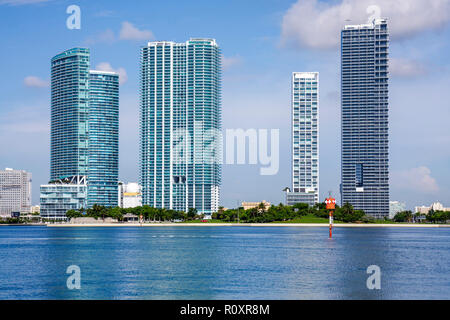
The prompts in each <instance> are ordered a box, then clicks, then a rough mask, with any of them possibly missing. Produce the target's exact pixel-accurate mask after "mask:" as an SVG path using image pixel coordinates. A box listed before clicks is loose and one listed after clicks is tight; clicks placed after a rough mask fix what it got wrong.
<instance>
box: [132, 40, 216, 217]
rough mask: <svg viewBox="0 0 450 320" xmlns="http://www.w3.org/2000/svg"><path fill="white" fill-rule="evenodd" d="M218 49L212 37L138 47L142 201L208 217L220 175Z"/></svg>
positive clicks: (152, 43)
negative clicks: (195, 210)
mask: <svg viewBox="0 0 450 320" xmlns="http://www.w3.org/2000/svg"><path fill="white" fill-rule="evenodd" d="M220 70H221V66H220V49H219V47H218V45H217V43H216V41H215V40H214V39H191V40H189V41H187V42H185V43H175V42H170V41H161V42H149V43H148V45H147V46H146V47H143V48H142V50H141V115H140V116H141V122H140V123H141V147H140V154H141V184H142V193H143V204H147V205H150V206H152V207H158V208H167V209H174V210H184V211H187V210H188V209H189V208H196V209H197V210H198V211H199V212H201V213H204V214H206V215H209V214H211V213H213V212H215V211H217V209H218V203H219V187H220V179H221V176H220V175H221V164H220V161H219V160H221V159H218V158H219V155H220V151H221V150H220V148H221V145H220V141H219V137H218V133H220V129H221V101H220V98H221V97H220V89H221V88H220V74H221V72H220Z"/></svg>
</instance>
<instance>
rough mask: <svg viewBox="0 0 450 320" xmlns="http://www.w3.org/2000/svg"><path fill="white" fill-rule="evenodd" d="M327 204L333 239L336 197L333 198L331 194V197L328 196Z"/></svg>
mask: <svg viewBox="0 0 450 320" xmlns="http://www.w3.org/2000/svg"><path fill="white" fill-rule="evenodd" d="M325 205H326V209H327V210H328V213H329V217H330V239H331V238H332V236H333V211H334V209H335V208H336V199H334V198H332V197H331V196H330V197H329V198H326V199H325Z"/></svg>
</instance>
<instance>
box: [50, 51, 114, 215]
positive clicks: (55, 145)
mask: <svg viewBox="0 0 450 320" xmlns="http://www.w3.org/2000/svg"><path fill="white" fill-rule="evenodd" d="M89 59H90V53H89V49H87V48H73V49H69V50H66V51H64V52H62V53H60V54H58V55H56V56H55V57H53V58H52V60H51V73H52V88H51V92H52V99H51V100H52V106H51V152H50V154H51V155H50V158H51V161H50V180H51V182H52V184H58V186H59V188H60V189H61V190H62V189H64V190H65V189H67V188H66V186H65V184H67V185H77V184H78V182H79V181H82V182H83V183H82V184H83V185H84V187H83V188H79V190H84V191H83V192H85V193H87V194H85V195H81V194H79V193H78V194H77V197H78V198H80V199H81V198H83V199H84V198H86V199H87V206H88V207H90V206H92V205H93V204H99V205H104V206H109V207H110V206H116V205H117V201H118V198H117V192H118V191H117V190H118V189H117V188H118V162H119V159H118V152H119V147H118V140H119V80H118V75H117V74H115V73H112V72H104V71H90V70H89V67H90V62H89ZM80 185H81V184H80ZM86 185H87V188H86ZM50 187H53V186H52V185H50ZM55 188H56V187H55ZM50 189H52V188H50ZM50 189H49V190H50ZM61 194H63V193H61ZM72 200H74V201H72ZM52 201H53V202H51V203H52V204H53V207H54V208H53V207H52V210H53V209H55V210H56V209H57V208H66V207H67V206H66V205H67V204H68V203H74V205H73V206H72V207H71V208H75V207H76V206H79V205H86V201H85V202H82V201H75V199H69V197H67V195H66V196H61V199H59V200H58V201H57V202H58V203H57V202H55V201H56V200H54V199H53V200H52ZM83 203H84V204H83ZM48 204H50V203H48ZM60 211H61V212H63V211H64V210H60ZM55 212H56V211H55ZM59 214H60V213H58V214H55V215H59Z"/></svg>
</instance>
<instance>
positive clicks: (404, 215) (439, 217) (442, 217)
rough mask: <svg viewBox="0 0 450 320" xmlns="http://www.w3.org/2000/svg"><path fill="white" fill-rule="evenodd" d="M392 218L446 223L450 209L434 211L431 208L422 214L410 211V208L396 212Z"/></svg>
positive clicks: (405, 220)
mask: <svg viewBox="0 0 450 320" xmlns="http://www.w3.org/2000/svg"><path fill="white" fill-rule="evenodd" d="M393 220H394V221H395V222H414V221H420V220H425V221H426V222H431V223H447V221H450V211H434V210H433V209H431V210H430V211H429V212H428V214H426V215H423V214H421V213H412V211H410V210H405V211H400V212H398V213H397V214H396V215H395V216H394V218H393Z"/></svg>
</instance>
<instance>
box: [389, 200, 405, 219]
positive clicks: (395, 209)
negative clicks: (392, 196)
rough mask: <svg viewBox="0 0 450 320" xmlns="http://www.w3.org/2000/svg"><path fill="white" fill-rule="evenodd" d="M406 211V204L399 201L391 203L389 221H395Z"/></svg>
mask: <svg viewBox="0 0 450 320" xmlns="http://www.w3.org/2000/svg"><path fill="white" fill-rule="evenodd" d="M405 210H406V203H404V202H399V201H389V219H393V218H394V217H395V215H396V214H397V213H399V212H402V211H405Z"/></svg>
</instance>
